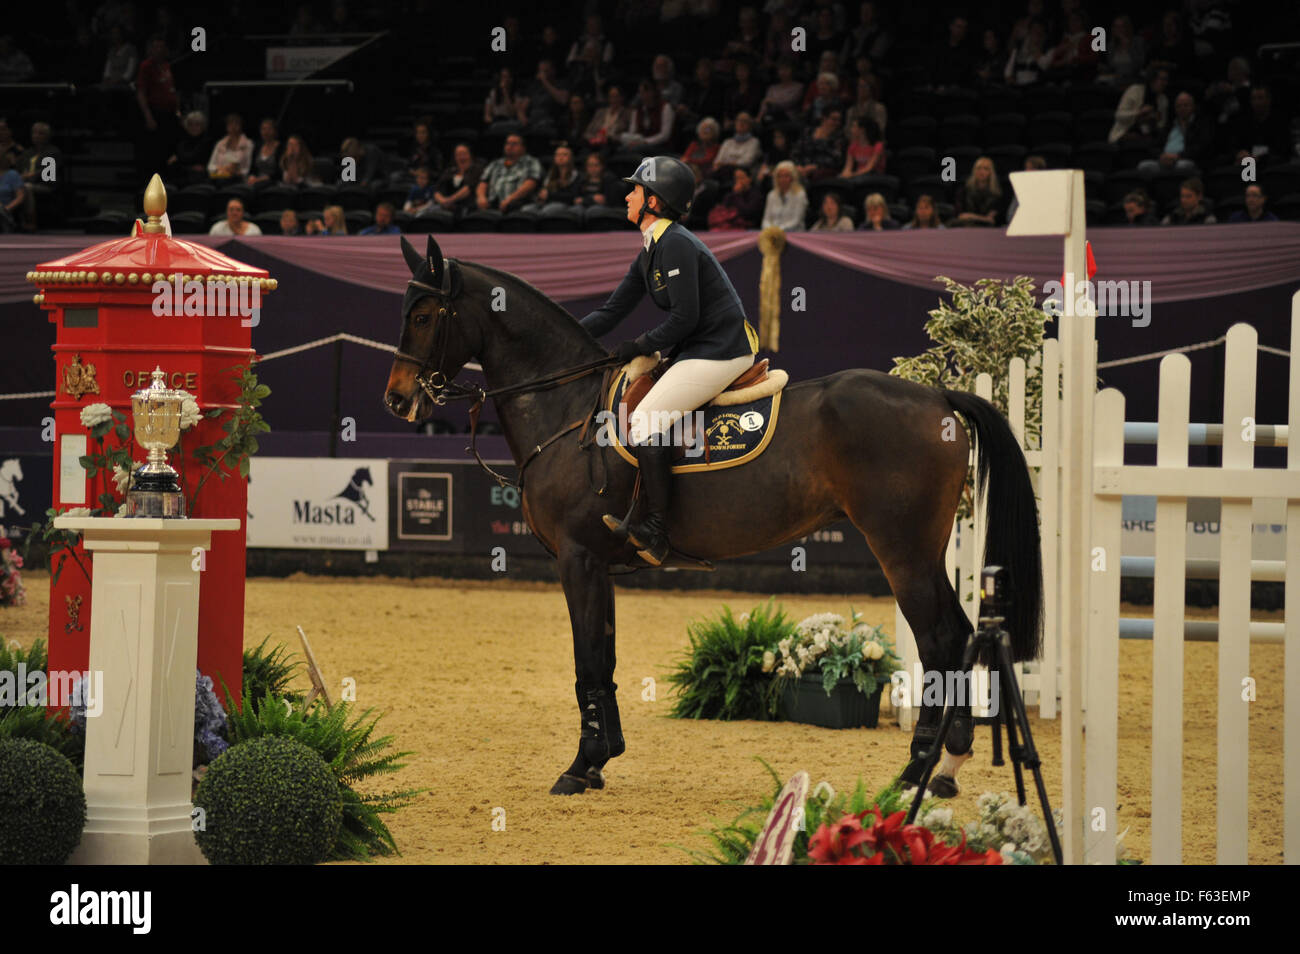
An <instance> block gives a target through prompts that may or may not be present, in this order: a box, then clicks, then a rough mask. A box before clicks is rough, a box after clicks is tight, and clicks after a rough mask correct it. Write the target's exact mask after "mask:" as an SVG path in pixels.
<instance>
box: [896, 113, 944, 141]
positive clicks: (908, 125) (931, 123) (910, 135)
mask: <svg viewBox="0 0 1300 954" xmlns="http://www.w3.org/2000/svg"><path fill="white" fill-rule="evenodd" d="M938 127H939V124H938V122H937V121H936V120H935V119H934V118H933V117H932V116H909V117H908V118H907V119H904V120H902V121H901V122H898V123H892V124H891V126H890V133H889V141H890V145H892V146H893V147H894V148H895V149H906V148H907V147H908V146H933V145H934V143H935V135H936V132H937V130H938Z"/></svg>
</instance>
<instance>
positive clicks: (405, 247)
mask: <svg viewBox="0 0 1300 954" xmlns="http://www.w3.org/2000/svg"><path fill="white" fill-rule="evenodd" d="M402 258H404V259H406V267H407V268H409V269H410V270H411V274H412V275H417V274H419V271H420V266H421V265H423V264H424V259H422V258H420V253H419V252H417V251H416V250H415V246H414V245H412V244H411V243H410V242H408V241H407V240H406V236H405V235H403V236H402Z"/></svg>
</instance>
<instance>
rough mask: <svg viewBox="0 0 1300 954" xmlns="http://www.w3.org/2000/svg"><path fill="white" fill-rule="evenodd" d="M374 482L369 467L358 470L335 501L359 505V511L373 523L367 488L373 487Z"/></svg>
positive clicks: (335, 496) (336, 495)
mask: <svg viewBox="0 0 1300 954" xmlns="http://www.w3.org/2000/svg"><path fill="white" fill-rule="evenodd" d="M373 484H374V480H373V479H372V478H371V476H370V468H369V467H361V468H358V469H357V470H356V471H354V472H353V474H352V479H351V480H349V481H348V485H347V486H346V487H344V488H343V489H342V490H341V491H339V492H338V493H337V494H335V495H334V497H333V498H332V499H334V500H350V501H352V502H353V503H354V504H356V505H357V509H358V510H360V511H361V512H362V513H363V514H365V515H366V516H367V517H369V518H370V520H371V522H373V521H374V519H375V517H374V515H373V514H372V513H371V512H370V498H369V497H367V496H366V487H368V486H373Z"/></svg>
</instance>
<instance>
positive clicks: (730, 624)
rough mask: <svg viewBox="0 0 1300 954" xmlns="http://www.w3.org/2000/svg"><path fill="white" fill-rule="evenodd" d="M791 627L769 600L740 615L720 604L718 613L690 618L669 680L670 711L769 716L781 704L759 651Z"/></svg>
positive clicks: (683, 715)
mask: <svg viewBox="0 0 1300 954" xmlns="http://www.w3.org/2000/svg"><path fill="white" fill-rule="evenodd" d="M793 633H794V624H793V623H792V622H790V620H788V619H787V618H786V615H785V612H784V610H781V609H775V610H774V609H773V605H772V600H770V599H769V600H768V601H767V602H766V603H765V604H763V605H760V606H757V607H755V608H754V609H753V610H752V611H751V612H750V613H748V614H747V616H746V617H745V619H744V621H743V622H742V621H737V620H736V619H735V617H733V616H732V615H731V608H730V607H728V606H724V607H723V608H722V613H721V615H720V616H719V617H718V618H717V619H711V620H705V621H702V622H693V623H691V625H690V626H689V627H688V629H687V637H688V638H689V639H690V648H689V649H688V650H687V652H686V653H685V654H684V655H683V656H682V659H681V660H680V662H679V663H678V664H677V668H676V669H675V670H674V671H673V672H672V673H671V674H670V675H669V677H668V681H669V682H671V683H672V684H673V685H674V686H676V687H677V699H676V700H675V701H674V703H673V708H672V711H671V713H670V714H671V715H672V716H673V717H674V718H678V719H772V718H775V716H776V711H777V708H778V706H779V704H780V695H779V694H778V693H776V692H775V691H774V690H775V681H774V680H773V679H772V678H771V676H770V675H769V674H768V673H766V672H764V671H763V654H764V653H765V652H773V651H775V649H776V645H777V643H779V642H780V641H781V640H783V639H785V638H786V637H788V636H791V635H792V634H793Z"/></svg>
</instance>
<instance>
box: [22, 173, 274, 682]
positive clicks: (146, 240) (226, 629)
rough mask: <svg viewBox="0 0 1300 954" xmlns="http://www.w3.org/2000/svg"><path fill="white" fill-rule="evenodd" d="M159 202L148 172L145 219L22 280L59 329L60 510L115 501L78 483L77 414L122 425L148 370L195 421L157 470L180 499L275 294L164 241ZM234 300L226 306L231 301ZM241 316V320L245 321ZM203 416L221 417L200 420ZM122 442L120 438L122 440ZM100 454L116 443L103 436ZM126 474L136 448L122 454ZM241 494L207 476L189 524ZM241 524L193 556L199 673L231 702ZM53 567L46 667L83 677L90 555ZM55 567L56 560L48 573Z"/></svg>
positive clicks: (252, 278) (205, 251) (203, 253)
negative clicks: (171, 481)
mask: <svg viewBox="0 0 1300 954" xmlns="http://www.w3.org/2000/svg"><path fill="white" fill-rule="evenodd" d="M166 203H167V196H166V191H165V190H164V189H163V186H162V182H161V180H159V179H158V177H157V176H155V177H154V179H153V181H152V182H151V183H150V185H149V189H148V190H147V191H146V193H145V212H146V213H147V215H148V220H147V222H145V223H144V224H143V225H141V224H140V223H137V227H136V230H135V231H136V234H134V235H132V236H131V237H129V238H124V239H117V240H115V241H110V242H104V243H101V244H99V245H94V246H92V247H90V248H87V249H84V250H83V251H81V252H78V253H77V254H75V255H70V256H68V257H67V258H62V259H59V260H57V261H53V262H45V263H43V264H41V265H38V266H37V267H36V269H35V271H33V272H30V273H29V274H28V279H29V280H30V281H32V282H33V283H34V284H35V285H36V286H37V287H38V289H39V290H40V293H39V294H37V296H36V298H35V301H36V303H37V304H38V305H40V306H41V307H42V308H43V309H44V310H45V311H47V312H49V320H50V321H52V322H54V323H55V325H56V327H57V329H58V331H57V334H56V338H55V344H54V362H55V379H56V396H55V399H54V401H53V403H52V404H51V407H52V408H53V411H54V430H55V445H54V446H55V449H54V501H53V506H54V507H55V508H56V509H58V510H59V511H61V512H62V511H66V510H69V509H72V508H76V507H89V508H92V509H93V508H96V507H98V506H99V505H100V500H99V498H100V495H101V494H103V493H105V492H112V491H113V489H114V488H113V481H112V475H111V474H104V473H102V472H101V473H100V474H99V475H97V476H96V477H94V478H89V477H87V475H86V472H85V471H84V470H83V469H82V467H81V465H80V464H79V462H78V461H79V458H80V457H81V456H83V455H86V454H91V453H96V452H99V451H100V450H101V448H100V447H99V442H98V441H97V440H96V439H95V438H94V437H92V436H91V434H90V432H89V430H87V428H86V427H84V426H83V425H82V423H81V413H82V411H83V409H85V408H86V407H87V406H89V405H91V404H96V403H99V404H107V405H108V406H109V407H110V408H112V409H113V410H116V411H121V412H122V413H123V414H125V415H126V418H127V421H126V424H127V427H128V428H132V427H133V424H134V422H133V420H132V418H131V395H132V393H134V392H135V391H138V390H140V389H142V388H146V387H148V386H149V384H150V381H151V378H150V375H151V373H152V372H153V370H154V368H155V367H159V368H162V370H163V371H164V372H165V373H166V381H167V385H168V386H169V387H171V388H177V389H181V390H185V391H188V392H189V393H190V394H192V395H193V396H194V398H195V399H196V401H197V402H198V405H199V408H200V410H202V411H203V412H204V416H203V417H202V418H200V421H199V423H198V424H196V425H194V426H192V427H190V428H189V429H188V430H186V431H185V432H183V434H182V436H181V442H180V445H179V449H177V448H173V449H172V450H171V451H170V452H169V453H168V462H169V463H170V464H171V466H172V467H174V468H175V469H176V470H177V471H179V472H180V475H181V482H182V487H183V488H184V490H185V497H186V501H187V506H188V501H190V500H191V499H194V494H195V490H196V489H197V488H198V484H199V481H200V480H201V479H202V477H203V474H204V473H205V472H206V470H207V468H201V467H199V466H198V465H197V464H196V463H195V461H194V460H193V458H192V456H191V455H192V454H193V451H194V449H195V448H196V447H200V446H206V445H211V444H214V443H216V442H217V441H218V440H220V439H221V438H222V437H223V436H224V433H225V432H224V430H223V428H222V424H223V423H224V422H225V421H226V420H227V419H228V418H229V416H230V413H231V412H233V410H234V409H235V408H236V407H237V402H238V400H239V382H238V379H237V372H236V371H234V370H232V369H233V368H238V367H241V366H244V367H246V366H248V365H249V363H250V361H252V360H253V358H254V353H253V349H252V347H251V342H252V327H253V326H254V325H255V324H256V323H257V322H258V321H259V320H260V311H259V310H258V309H260V301H261V296H262V295H264V294H265V293H266V292H268V291H270V290H272V289H273V288H274V287H275V282H274V281H273V280H272V279H270V278H269V277H268V275H267V272H266V271H265V270H263V269H260V268H253V267H251V266H249V265H245V264H243V263H241V262H237V261H235V260H234V259H231V258H228V257H227V256H225V255H221V254H220V253H218V252H216V251H214V250H212V249H210V248H207V247H206V246H203V245H197V244H194V243H192V242H184V241H181V240H178V239H175V238H172V237H171V236H169V235H167V234H166V232H165V227H164V226H163V225H162V224H161V222H160V217H161V216H162V214H163V213H164V212H165V210H166ZM232 302H233V304H232ZM250 308H251V309H252V311H251V314H250V313H249V311H250ZM213 408H218V409H221V411H222V412H223V413H222V414H221V415H220V416H218V417H216V418H209V417H207V414H206V412H208V411H210V410H212V409H213ZM132 436H133V435H129V437H128V442H129V441H130V437H132ZM103 441H104V444H105V445H106V446H119V445H121V444H123V443H127V442H123V441H120V440H118V438H117V437H116V436H115V434H114V433H113V432H112V431H110V432H109V434H108V435H107V436H106V437H104V438H103ZM132 456H133V458H134V460H135V462H136V464H137V465H138V464H140V463H142V462H143V461H144V459H145V456H146V452H145V450H144V449H143V448H141V447H139V446H138V445H134V449H133V453H132ZM247 504H248V485H247V483H246V481H245V480H244V479H243V478H242V477H241V476H240V475H239V473H238V472H237V471H234V472H231V471H227V472H226V475H225V479H224V480H223V479H221V478H220V476H219V475H218V474H216V473H213V474H211V475H210V476H209V478H208V479H207V480H206V481H204V482H203V484H202V488H201V489H199V490H198V496H197V499H196V500H195V503H194V506H193V508H192V510H190V511H189V513H188V515H189V516H191V517H236V518H238V519H239V520H240V521H241V522H243V521H244V518H245V517H246V515H247ZM247 530H248V527H247V523H246V522H244V525H243V526H242V527H241V530H240V532H238V533H222V534H215V535H214V536H213V539H212V549H211V550H210V551H209V552H208V553H207V554H205V555H203V557H202V558H201V559H202V561H203V562H202V565H201V567H202V568H201V572H202V573H203V580H202V583H201V586H200V595H199V652H198V661H199V669H200V670H201V671H202V672H203V674H204V675H207V676H211V677H212V678H213V681H214V683H215V684H216V686H217V692H218V695H219V696H220V695H221V689H220V686H221V682H220V681H219V680H218V676H219V677H220V678H221V679H224V680H225V683H226V685H227V686H229V687H230V691H231V692H232V693H234V694H235V695H236V697H238V694H239V692H240V691H241V689H240V686H241V682H242V678H241V676H242V654H243V641H244V569H245V563H244V552H245V541H246V536H247ZM76 556H77V560H79V562H80V565H81V567H84V569H85V571H86V572H85V573H83V572H82V569H80V568H79V567H78V565H77V562H76V561H74V560H73V559H72V558H71V557H67V558H65V559H64V561H63V566H62V571H61V573H60V575H59V579H58V582H57V584H54V585H52V586H51V587H50V630H49V647H50V649H49V656H50V668H51V669H61V670H84V669H86V668H87V665H88V661H89V649H90V618H91V614H90V591H91V587H90V579H89V577H88V576H87V574H93V567H92V566H91V562H90V560H89V557H88V554H86V553H85V551H84V550H81V548H80V547H78V548H77V552H76ZM58 560H59V558H58V557H56V558H55V565H56V566H57V565H58Z"/></svg>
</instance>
